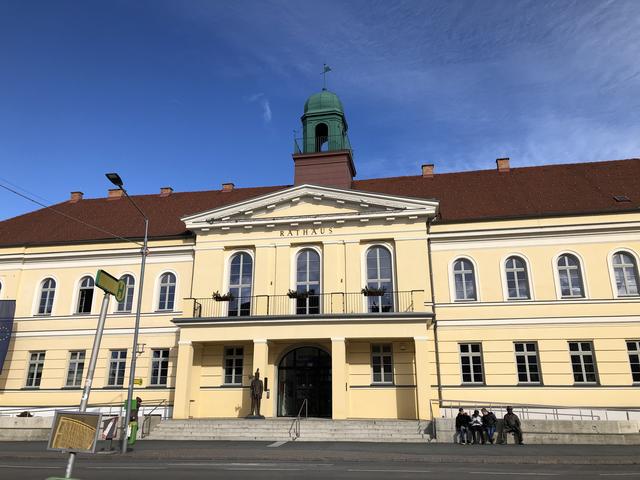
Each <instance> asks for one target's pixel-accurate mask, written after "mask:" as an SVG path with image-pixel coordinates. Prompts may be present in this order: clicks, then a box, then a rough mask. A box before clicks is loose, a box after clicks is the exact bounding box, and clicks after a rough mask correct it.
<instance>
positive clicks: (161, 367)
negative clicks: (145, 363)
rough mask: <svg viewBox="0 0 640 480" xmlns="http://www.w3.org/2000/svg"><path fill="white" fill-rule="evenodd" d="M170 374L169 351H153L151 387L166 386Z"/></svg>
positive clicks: (166, 349)
mask: <svg viewBox="0 0 640 480" xmlns="http://www.w3.org/2000/svg"><path fill="white" fill-rule="evenodd" d="M168 372H169V349H168V348H165V349H161V350H152V353H151V385H166V384H167V373H168Z"/></svg>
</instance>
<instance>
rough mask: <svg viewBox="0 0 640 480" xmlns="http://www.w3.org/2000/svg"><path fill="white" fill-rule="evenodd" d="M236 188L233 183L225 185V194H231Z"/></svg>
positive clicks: (223, 185) (223, 188) (223, 186)
mask: <svg viewBox="0 0 640 480" xmlns="http://www.w3.org/2000/svg"><path fill="white" fill-rule="evenodd" d="M234 188H235V185H234V184H233V183H223V184H222V191H223V192H231V191H232V190H233V189H234Z"/></svg>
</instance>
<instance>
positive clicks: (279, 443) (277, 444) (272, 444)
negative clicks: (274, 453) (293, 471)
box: [267, 440, 287, 448]
mask: <svg viewBox="0 0 640 480" xmlns="http://www.w3.org/2000/svg"><path fill="white" fill-rule="evenodd" d="M285 443H287V441H286V440H285V441H284V442H273V443H271V444H269V445H267V447H273V448H278V447H281V446H282V445H284V444H285Z"/></svg>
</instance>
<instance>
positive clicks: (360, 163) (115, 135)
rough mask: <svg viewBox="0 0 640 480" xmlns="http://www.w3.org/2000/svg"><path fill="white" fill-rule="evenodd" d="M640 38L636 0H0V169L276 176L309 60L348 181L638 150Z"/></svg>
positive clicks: (10, 174)
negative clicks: (333, 111) (340, 143)
mask: <svg viewBox="0 0 640 480" xmlns="http://www.w3.org/2000/svg"><path fill="white" fill-rule="evenodd" d="M639 50H640V2H638V1H634V0H630V1H610V2H607V1H588V0H578V1H569V0H565V1H542V0H534V1H524V0H521V1H517V0H509V1H497V0H480V1H448V0H446V1H415V2H404V1H397V0H394V1H387V0H384V1H373V0H367V1H335V2H334V1H327V0H325V1H323V2H317V1H315V2H306V1H295V2H294V1H293V0H290V1H258V0H254V1H250V2H249V1H237V0H234V1H233V2H222V1H213V0H207V1H177V0H176V1H171V2H168V1H162V0H154V1H142V0H138V1H118V0H110V1H102V2H97V1H91V0H88V1H87V0H85V1H42V2H36V1H28V0H23V1H17V0H10V1H8V0H0V65H1V66H0V165H1V166H2V168H1V171H0V181H3V182H5V183H6V181H9V182H11V183H12V184H15V185H18V186H20V187H21V188H23V189H25V190H26V191H29V192H33V193H36V194H38V195H39V196H40V197H41V198H43V199H46V201H47V202H51V203H53V202H59V201H64V200H66V199H67V198H68V196H69V192H70V191H72V190H81V191H83V192H84V193H85V196H87V197H99V196H105V195H106V190H107V188H108V187H109V184H108V182H107V180H106V179H105V178H104V173H105V172H107V171H117V172H119V173H120V174H121V176H122V177H123V178H124V179H125V182H126V185H127V187H128V189H129V191H130V192H131V193H155V192H158V191H159V188H160V187H162V186H172V187H173V188H174V189H175V190H179V191H185V190H205V189H217V188H220V184H221V183H222V182H227V181H231V182H234V183H235V184H236V185H237V186H255V185H267V184H269V185H270V184H289V183H291V182H292V179H293V164H292V160H291V150H292V135H293V134H292V131H293V130H294V129H299V127H300V115H301V114H302V107H303V104H304V101H305V99H306V97H307V96H309V95H310V94H312V93H314V92H316V91H318V90H319V89H320V88H321V86H322V82H321V75H320V72H321V70H322V64H323V63H324V62H326V63H328V64H329V65H331V67H332V68H333V72H331V73H330V74H329V75H330V76H329V79H328V82H329V88H330V90H333V91H335V92H336V93H338V95H339V96H340V98H341V99H342V101H343V103H344V105H345V109H346V113H347V118H348V120H349V134H350V138H351V142H352V145H353V147H354V150H355V161H356V167H357V169H358V178H371V177H381V176H395V175H408V174H417V173H418V172H419V167H420V165H421V164H422V163H435V164H436V172H448V171H457V170H470V169H483V168H494V166H495V163H494V161H495V158H497V157H501V156H509V157H511V159H512V160H511V161H512V166H525V165H538V164H546V163H563V162H578V161H596V160H605V159H618V158H629V157H638V156H640V62H638V59H639V58H640V51H639ZM34 208H35V207H34V205H33V204H30V203H28V202H27V201H25V200H23V199H21V198H19V197H17V196H15V195H13V194H10V193H8V192H6V191H4V190H0V218H8V217H11V216H14V215H18V214H21V213H24V212H27V211H30V210H33V209H34Z"/></svg>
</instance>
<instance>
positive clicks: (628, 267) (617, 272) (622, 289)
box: [612, 252, 640, 297]
mask: <svg viewBox="0 0 640 480" xmlns="http://www.w3.org/2000/svg"><path fill="white" fill-rule="evenodd" d="M612 260H613V274H614V277H615V279H616V288H617V289H618V296H619V297H633V296H637V295H638V284H640V280H638V265H637V264H636V260H635V258H633V255H631V254H630V253H628V252H616V253H614V254H613V259H612Z"/></svg>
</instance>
